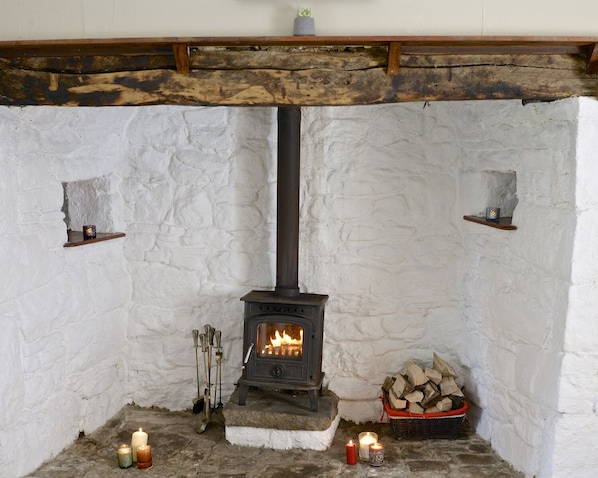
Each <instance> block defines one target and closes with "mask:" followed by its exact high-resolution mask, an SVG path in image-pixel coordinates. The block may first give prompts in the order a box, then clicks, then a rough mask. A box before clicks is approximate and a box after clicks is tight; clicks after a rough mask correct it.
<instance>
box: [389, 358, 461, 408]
mask: <svg viewBox="0 0 598 478" xmlns="http://www.w3.org/2000/svg"><path fill="white" fill-rule="evenodd" d="M456 378H457V374H456V373H455V370H454V369H453V367H451V366H450V365H449V364H448V363H447V362H446V361H445V360H443V359H442V358H441V357H439V356H438V355H437V354H436V353H435V354H434V362H433V365H432V367H423V368H422V367H420V366H419V365H418V364H417V363H415V362H413V361H409V362H407V363H406V364H405V366H404V367H403V370H402V371H401V372H400V373H398V374H396V375H394V376H392V377H386V380H385V381H384V384H383V385H382V390H383V391H384V396H385V397H386V400H387V401H388V404H389V405H390V408H392V409H394V410H399V411H408V412H410V413H417V414H422V413H439V412H448V411H450V410H456V409H458V408H461V407H462V406H463V400H464V394H463V391H462V390H461V388H459V386H458V385H457V383H456V382H455V379H456Z"/></svg>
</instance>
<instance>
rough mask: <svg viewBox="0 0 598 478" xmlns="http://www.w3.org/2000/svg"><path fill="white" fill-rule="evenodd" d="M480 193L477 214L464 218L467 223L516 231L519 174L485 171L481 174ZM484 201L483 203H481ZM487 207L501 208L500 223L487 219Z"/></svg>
mask: <svg viewBox="0 0 598 478" xmlns="http://www.w3.org/2000/svg"><path fill="white" fill-rule="evenodd" d="M479 179H480V185H479V189H477V191H478V195H477V196H478V199H477V201H478V206H479V207H480V208H481V209H480V211H479V212H477V214H474V215H469V216H463V219H465V220H466V221H472V222H475V223H478V224H484V225H486V226H490V227H495V228H497V229H505V230H515V229H517V226H515V225H513V213H514V212H515V208H516V207H517V202H518V199H517V173H516V172H515V171H483V172H482V173H481V178H479ZM482 200H483V202H481V201H482ZM487 207H498V208H500V221H499V222H492V221H488V220H487V219H486V213H485V210H486V208H487Z"/></svg>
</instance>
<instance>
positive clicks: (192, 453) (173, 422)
mask: <svg viewBox="0 0 598 478" xmlns="http://www.w3.org/2000/svg"><path fill="white" fill-rule="evenodd" d="M197 417H198V415H193V414H192V413H191V412H190V411H188V412H169V411H164V410H159V409H153V408H151V409H146V408H140V407H136V406H132V405H129V406H126V407H124V408H123V409H122V410H121V412H120V413H119V414H118V415H117V416H116V417H114V418H113V419H111V420H110V421H108V422H107V423H106V424H105V425H104V426H103V427H101V428H100V429H98V430H96V431H95V432H94V433H91V434H89V435H88V436H84V437H81V438H79V439H78V440H76V441H75V443H73V444H72V445H71V446H69V447H67V448H66V449H65V450H64V451H63V452H61V453H60V454H59V455H58V456H56V457H55V458H54V459H52V460H50V461H48V462H47V463H45V464H43V465H42V466H41V467H40V468H39V469H38V470H36V471H35V472H33V473H31V474H30V475H28V477H29V478H113V477H114V478H135V477H138V478H141V477H143V478H258V477H259V478H278V477H280V478H305V477H322V478H328V477H330V478H332V477H348V478H353V477H355V478H358V477H359V478H361V477H363V478H369V477H397V478H523V475H522V474H521V473H518V472H516V471H514V470H513V469H512V468H511V467H510V466H509V464H508V463H506V462H505V461H503V460H501V458H500V457H499V456H498V455H496V454H495V453H494V452H493V451H492V449H491V447H490V446H489V444H488V443H487V442H486V441H484V440H482V439H481V438H480V437H479V436H477V435H476V434H475V433H473V432H472V431H471V430H467V429H465V430H464V432H463V434H462V437H460V438H458V439H456V440H424V441H404V440H397V439H396V438H395V437H394V436H393V434H392V430H391V428H390V425H389V424H381V423H372V424H359V425H358V424H355V423H351V422H346V421H341V423H340V425H339V427H338V429H337V431H336V435H335V438H334V440H333V443H332V445H331V447H330V448H329V449H328V450H327V451H324V452H322V451H313V450H289V451H279V450H270V449H263V448H252V447H241V446H236V445H231V444H229V443H228V442H227V441H226V439H225V433H224V427H223V426H222V425H218V424H209V425H208V426H207V428H205V431H204V432H203V433H197V431H196V430H197V428H198V426H197V425H198V418H197ZM140 426H143V427H144V430H145V431H147V433H148V435H149V444H150V445H151V446H152V452H153V466H152V468H150V469H148V470H140V469H137V468H128V469H121V468H119V467H118V461H117V455H116V450H117V448H118V446H119V444H121V443H127V442H130V440H131V433H132V432H133V431H135V430H136V429H138V428H139V427H140ZM466 428H467V427H466ZM366 429H367V430H370V431H374V432H376V433H378V435H379V441H381V442H382V443H383V444H384V445H385V461H384V465H383V466H381V467H371V466H369V465H368V464H366V463H363V462H359V463H358V464H357V465H354V466H351V465H347V464H346V455H345V443H346V442H347V441H348V440H349V439H351V438H352V439H357V436H358V434H359V433H360V432H361V431H364V430H366Z"/></svg>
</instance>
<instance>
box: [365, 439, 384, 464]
mask: <svg viewBox="0 0 598 478" xmlns="http://www.w3.org/2000/svg"><path fill="white" fill-rule="evenodd" d="M369 452H370V466H382V465H383V464H384V445H383V444H382V443H373V444H371V445H370V450H369Z"/></svg>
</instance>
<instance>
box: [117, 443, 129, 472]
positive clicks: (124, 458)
mask: <svg viewBox="0 0 598 478" xmlns="http://www.w3.org/2000/svg"><path fill="white" fill-rule="evenodd" d="M117 456H118V466H119V467H120V468H130V467H131V466H133V452H132V451H131V447H130V446H129V445H121V446H119V447H118V451H117Z"/></svg>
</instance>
